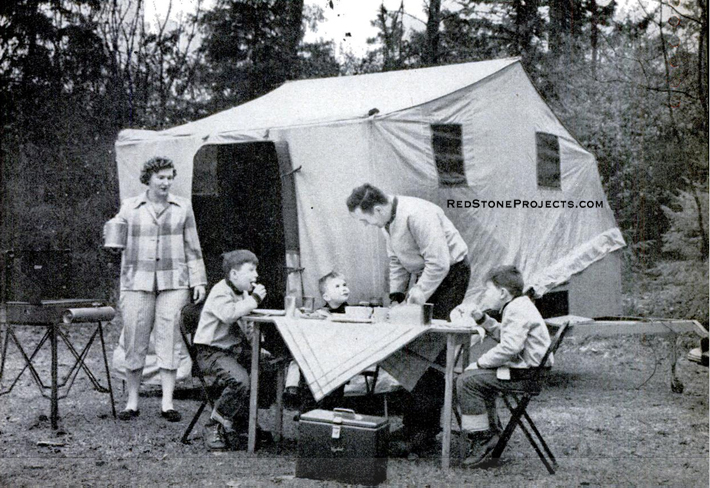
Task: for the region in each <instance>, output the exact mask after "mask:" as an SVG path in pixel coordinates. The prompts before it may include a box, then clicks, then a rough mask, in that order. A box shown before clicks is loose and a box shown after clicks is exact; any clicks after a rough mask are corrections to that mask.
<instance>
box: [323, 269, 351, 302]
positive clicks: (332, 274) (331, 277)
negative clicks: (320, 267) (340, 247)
mask: <svg viewBox="0 0 710 488" xmlns="http://www.w3.org/2000/svg"><path fill="white" fill-rule="evenodd" d="M336 278H340V279H343V280H344V279H345V275H343V273H338V272H337V271H331V272H330V273H328V274H327V275H324V276H321V278H320V279H319V280H318V291H320V294H321V296H323V295H324V294H325V287H326V286H328V282H329V281H330V280H334V279H336Z"/></svg>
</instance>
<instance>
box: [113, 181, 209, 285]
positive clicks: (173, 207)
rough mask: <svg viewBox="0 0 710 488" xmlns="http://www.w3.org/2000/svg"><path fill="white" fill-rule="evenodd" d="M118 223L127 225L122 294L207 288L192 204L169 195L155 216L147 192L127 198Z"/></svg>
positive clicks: (122, 206) (122, 264)
mask: <svg viewBox="0 0 710 488" xmlns="http://www.w3.org/2000/svg"><path fill="white" fill-rule="evenodd" d="M116 219H117V220H119V221H121V222H125V223H126V224H127V225H128V238H127V240H126V248H125V249H124V250H123V259H122V260H121V290H128V291H162V290H176V289H180V288H190V287H195V286H198V285H206V284H207V273H206V272H205V264H204V261H203V260H202V250H201V249H200V240H199V239H198V237H197V228H196V226H195V214H194V213H193V212H192V205H191V204H190V201H189V200H187V199H185V198H181V197H178V196H175V195H168V206H167V208H166V209H165V210H163V211H162V212H161V213H160V215H156V213H155V210H154V209H153V206H152V205H151V204H150V202H149V200H148V192H146V193H143V194H142V195H138V196H137V197H133V198H127V199H126V200H124V201H123V203H122V204H121V210H119V212H118V215H117V216H116Z"/></svg>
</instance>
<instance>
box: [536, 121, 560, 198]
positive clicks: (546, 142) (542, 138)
mask: <svg viewBox="0 0 710 488" xmlns="http://www.w3.org/2000/svg"><path fill="white" fill-rule="evenodd" d="M535 138H536V140H537V186H538V187H542V188H554V189H557V190H559V189H561V188H562V186H561V184H560V141H559V139H558V138H557V136H555V135H552V134H546V133H544V132H537V133H535Z"/></svg>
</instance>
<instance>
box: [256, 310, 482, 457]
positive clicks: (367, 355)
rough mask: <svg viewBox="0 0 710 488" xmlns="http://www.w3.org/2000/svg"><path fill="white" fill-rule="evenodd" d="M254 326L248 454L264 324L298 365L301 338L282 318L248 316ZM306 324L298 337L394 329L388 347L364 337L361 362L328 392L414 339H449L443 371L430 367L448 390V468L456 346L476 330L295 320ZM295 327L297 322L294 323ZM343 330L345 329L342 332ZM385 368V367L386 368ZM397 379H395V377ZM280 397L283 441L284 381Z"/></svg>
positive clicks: (278, 419)
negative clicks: (348, 330) (276, 332)
mask: <svg viewBox="0 0 710 488" xmlns="http://www.w3.org/2000/svg"><path fill="white" fill-rule="evenodd" d="M247 320H250V321H252V322H253V324H254V332H253V336H252V363H251V396H250V405H249V407H250V408H249V443H248V451H249V452H254V450H255V448H256V429H257V422H258V407H257V406H258V390H259V388H258V387H259V348H260V340H261V327H262V326H264V324H271V326H276V327H277V329H278V330H279V333H280V334H281V336H282V337H283V338H284V340H285V342H286V344H287V345H288V346H289V349H290V350H291V353H292V354H293V355H294V359H295V360H296V362H299V357H301V360H302V356H300V355H299V354H297V353H296V351H294V348H298V344H297V342H298V341H301V340H302V339H299V338H295V336H292V335H289V334H284V330H285V329H286V327H284V325H287V324H288V323H289V320H294V319H287V318H285V317H282V316H275V315H274V316H268V315H266V316H264V315H252V316H249V317H247ZM296 322H297V323H301V324H302V325H304V326H303V327H301V328H300V329H299V334H300V335H301V336H303V337H307V336H308V335H309V334H311V335H312V336H313V337H314V338H317V337H318V336H321V337H322V334H323V331H325V330H337V328H338V327H342V328H346V327H347V328H350V327H352V328H356V329H357V328H358V327H360V328H361V327H364V326H370V327H373V326H374V327H376V328H378V329H381V330H384V331H388V330H392V331H394V332H393V335H396V336H397V337H396V338H393V339H392V340H391V341H390V343H389V345H388V347H381V345H380V344H378V343H377V341H379V340H380V339H379V338H377V337H373V338H372V339H371V343H370V344H366V343H363V342H367V341H368V338H367V335H364V336H363V337H362V339H360V340H359V341H358V342H359V344H358V347H359V348H360V350H362V351H364V354H363V356H362V359H361V360H360V361H356V360H353V361H352V366H351V367H350V368H349V369H347V368H346V369H345V370H344V371H343V374H342V375H340V376H337V375H336V377H335V378H334V379H333V380H332V381H330V382H328V383H327V386H326V388H325V390H324V392H326V393H325V394H327V392H329V391H332V390H334V389H335V388H337V387H338V386H340V385H342V384H344V383H345V382H347V381H348V377H352V376H355V375H357V374H359V373H360V372H361V371H363V370H365V369H366V368H368V367H369V366H372V365H373V364H376V363H381V361H383V360H384V359H386V358H388V357H389V356H391V355H392V354H394V353H395V352H397V351H400V350H403V349H405V348H406V347H407V345H408V344H410V343H411V342H412V341H413V340H415V339H416V338H418V337H420V336H432V337H433V338H435V337H436V336H438V335H441V334H443V335H444V336H445V338H446V366H445V368H442V367H441V366H438V365H435V364H431V366H433V367H435V368H440V369H443V371H442V372H443V373H444V378H445V390H444V405H443V408H444V418H443V422H444V425H443V439H442V452H441V455H442V459H441V465H442V468H443V469H444V470H448V469H449V463H450V453H451V420H452V419H451V416H452V404H453V389H454V367H455V363H456V347H457V346H458V345H461V344H463V345H466V346H468V345H469V344H470V341H471V334H472V333H473V329H472V328H471V327H467V326H464V325H461V324H455V323H448V322H445V321H440V320H435V321H433V323H432V325H427V326H423V325H412V326H402V324H399V325H397V324H389V323H380V324H372V323H331V322H330V321H328V320H311V321H309V322H310V326H309V325H308V324H306V323H305V321H304V320H303V319H300V320H298V321H296ZM292 324H294V322H292ZM341 330H344V329H341ZM368 346H372V348H371V349H367V348H368ZM463 351H464V352H467V351H468V347H465V348H464V349H463ZM299 366H301V367H303V366H304V365H303V364H300V363H299ZM385 369H386V368H385ZM395 377H396V376H395ZM276 387H277V389H278V390H277V396H276V407H277V413H276V418H275V424H276V425H275V434H276V436H275V437H276V438H278V439H280V437H281V432H282V419H283V416H282V402H281V398H282V397H281V392H282V390H283V379H281V381H279V380H277V386H276Z"/></svg>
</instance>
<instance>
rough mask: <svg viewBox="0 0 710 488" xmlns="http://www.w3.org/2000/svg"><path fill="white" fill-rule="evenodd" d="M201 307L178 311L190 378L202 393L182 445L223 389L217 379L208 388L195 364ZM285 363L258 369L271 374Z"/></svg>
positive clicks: (275, 361) (280, 359)
mask: <svg viewBox="0 0 710 488" xmlns="http://www.w3.org/2000/svg"><path fill="white" fill-rule="evenodd" d="M202 305H203V304H194V303H188V304H187V305H185V306H184V307H183V308H182V310H181V311H180V334H181V335H182V340H183V341H184V342H185V346H186V347H187V352H188V353H189V355H190V359H192V376H194V377H197V379H198V380H199V381H200V390H201V391H202V403H201V404H200V407H199V408H198V409H197V412H195V415H194V416H193V417H192V420H191V421H190V424H189V425H188V426H187V428H186V429H185V432H184V433H183V435H182V438H181V439H180V440H181V442H182V443H183V444H188V443H189V437H190V433H191V432H192V429H193V428H194V427H195V424H197V421H198V420H199V419H200V415H202V412H203V411H204V410H205V408H206V407H207V405H209V406H210V407H211V408H212V409H214V405H215V402H216V401H217V399H218V398H219V395H221V392H222V389H223V387H222V386H221V385H220V382H219V380H217V379H215V380H214V382H212V384H211V385H210V386H208V385H207V380H205V374H204V372H203V371H202V369H201V368H200V366H199V364H198V363H197V351H196V350H195V345H194V344H193V342H192V338H193V337H194V335H195V331H197V325H198V324H199V323H200V313H201V312H202ZM285 361H286V358H285V357H276V358H272V359H271V360H270V361H268V362H264V364H263V366H262V367H261V368H260V369H261V370H263V371H264V372H267V373H273V372H275V371H276V370H278V369H283V368H284V365H285V364H286V363H285ZM260 397H263V395H260Z"/></svg>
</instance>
